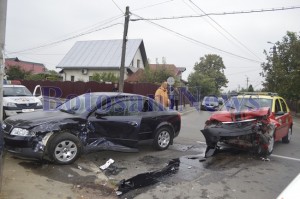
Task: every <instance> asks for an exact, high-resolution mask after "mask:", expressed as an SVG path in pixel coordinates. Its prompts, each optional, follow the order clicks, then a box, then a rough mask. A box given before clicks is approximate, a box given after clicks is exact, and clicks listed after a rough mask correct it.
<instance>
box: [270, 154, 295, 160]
mask: <svg viewBox="0 0 300 199" xmlns="http://www.w3.org/2000/svg"><path fill="white" fill-rule="evenodd" d="M271 156H272V157H277V158H282V159H287V160H294V161H298V162H300V159H298V158H292V157H287V156H281V155H275V154H271Z"/></svg>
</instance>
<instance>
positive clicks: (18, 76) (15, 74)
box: [6, 66, 31, 80]
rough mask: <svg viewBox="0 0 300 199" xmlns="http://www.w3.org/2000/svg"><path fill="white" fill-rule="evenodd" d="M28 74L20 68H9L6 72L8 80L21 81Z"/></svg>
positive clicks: (28, 73)
mask: <svg viewBox="0 0 300 199" xmlns="http://www.w3.org/2000/svg"><path fill="white" fill-rule="evenodd" d="M30 74H31V72H27V71H25V70H23V69H21V68H20V66H10V67H9V68H8V70H7V71H6V75H7V76H8V79H9V80H23V79H25V77H26V76H28V75H30Z"/></svg>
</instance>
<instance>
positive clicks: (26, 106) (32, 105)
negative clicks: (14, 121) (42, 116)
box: [16, 103, 37, 109]
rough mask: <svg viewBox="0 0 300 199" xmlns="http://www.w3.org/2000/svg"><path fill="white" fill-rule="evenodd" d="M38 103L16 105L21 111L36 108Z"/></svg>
mask: <svg viewBox="0 0 300 199" xmlns="http://www.w3.org/2000/svg"><path fill="white" fill-rule="evenodd" d="M36 104H37V103H26V104H16V106H17V107H18V108H20V109H28V108H35V107H36Z"/></svg>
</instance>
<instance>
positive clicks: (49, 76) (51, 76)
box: [25, 70, 61, 81]
mask: <svg viewBox="0 0 300 199" xmlns="http://www.w3.org/2000/svg"><path fill="white" fill-rule="evenodd" d="M25 79H26V80H52V81H57V80H60V79H61V77H60V75H59V74H58V73H57V72H56V71H54V70H49V71H47V72H46V73H39V74H30V75H27V76H26V77H25Z"/></svg>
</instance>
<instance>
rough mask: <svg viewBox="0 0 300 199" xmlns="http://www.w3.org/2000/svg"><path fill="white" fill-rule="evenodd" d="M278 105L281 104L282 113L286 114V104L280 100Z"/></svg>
mask: <svg viewBox="0 0 300 199" xmlns="http://www.w3.org/2000/svg"><path fill="white" fill-rule="evenodd" d="M280 103H281V107H282V111H283V112H285V113H287V107H286V103H285V102H284V101H283V99H280Z"/></svg>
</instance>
